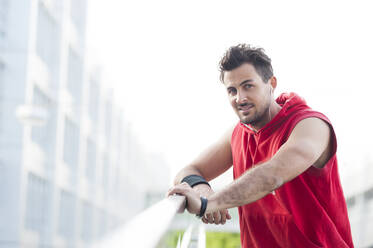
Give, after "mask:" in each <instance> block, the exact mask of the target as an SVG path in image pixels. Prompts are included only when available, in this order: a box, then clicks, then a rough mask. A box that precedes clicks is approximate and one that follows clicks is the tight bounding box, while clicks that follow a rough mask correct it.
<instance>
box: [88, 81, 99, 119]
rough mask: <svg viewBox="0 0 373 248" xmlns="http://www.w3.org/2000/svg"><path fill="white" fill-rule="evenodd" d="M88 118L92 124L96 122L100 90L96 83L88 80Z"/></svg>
mask: <svg viewBox="0 0 373 248" xmlns="http://www.w3.org/2000/svg"><path fill="white" fill-rule="evenodd" d="M89 93H90V94H89V116H90V118H91V120H92V122H93V123H94V124H97V121H98V111H99V97H100V89H99V85H98V83H97V81H95V80H90V88H89Z"/></svg>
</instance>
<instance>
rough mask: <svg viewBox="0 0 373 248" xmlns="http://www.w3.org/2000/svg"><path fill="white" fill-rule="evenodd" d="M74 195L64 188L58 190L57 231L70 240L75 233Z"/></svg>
mask: <svg viewBox="0 0 373 248" xmlns="http://www.w3.org/2000/svg"><path fill="white" fill-rule="evenodd" d="M75 203H76V202H75V196H74V195H73V194H72V193H70V192H67V191H65V190H61V191H60V204H59V218H58V233H59V234H60V235H61V236H62V237H64V238H66V239H67V240H69V241H72V239H73V238H74V233H75Z"/></svg>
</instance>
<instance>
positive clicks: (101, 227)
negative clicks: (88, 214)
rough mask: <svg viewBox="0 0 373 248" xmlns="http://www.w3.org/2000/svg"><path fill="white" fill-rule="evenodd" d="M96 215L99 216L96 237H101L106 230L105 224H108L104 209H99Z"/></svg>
mask: <svg viewBox="0 0 373 248" xmlns="http://www.w3.org/2000/svg"><path fill="white" fill-rule="evenodd" d="M98 216H99V225H98V226H99V230H98V237H102V236H104V235H105V233H106V231H107V225H108V223H107V222H108V220H107V214H106V212H105V210H103V209H101V210H99V211H98Z"/></svg>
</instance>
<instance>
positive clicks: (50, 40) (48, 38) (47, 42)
mask: <svg viewBox="0 0 373 248" xmlns="http://www.w3.org/2000/svg"><path fill="white" fill-rule="evenodd" d="M37 18H38V19H37V34H36V53H37V54H38V55H39V57H40V58H41V59H42V61H43V62H44V63H45V65H46V66H47V68H48V71H49V74H50V80H51V81H50V83H52V84H57V81H58V67H59V62H58V61H59V53H58V52H56V51H59V42H60V37H59V34H60V32H59V25H58V23H57V21H56V19H55V18H54V17H53V15H52V14H51V13H50V12H49V10H48V9H47V7H46V6H45V5H44V4H43V2H42V1H39V8H38V17H37Z"/></svg>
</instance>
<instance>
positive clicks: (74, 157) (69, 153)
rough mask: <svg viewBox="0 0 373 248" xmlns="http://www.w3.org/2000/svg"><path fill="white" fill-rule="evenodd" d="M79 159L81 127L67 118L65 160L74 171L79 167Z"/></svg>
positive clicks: (64, 146) (64, 144)
mask: <svg viewBox="0 0 373 248" xmlns="http://www.w3.org/2000/svg"><path fill="white" fill-rule="evenodd" d="M78 159H79V127H78V126H77V125H76V124H75V123H74V122H72V121H71V120H69V119H68V118H66V119H65V130H64V143H63V160H64V161H65V163H67V164H68V165H69V166H70V169H71V170H72V171H73V172H76V169H77V168H78Z"/></svg>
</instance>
